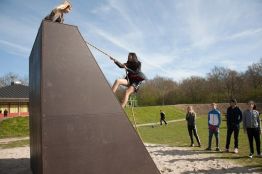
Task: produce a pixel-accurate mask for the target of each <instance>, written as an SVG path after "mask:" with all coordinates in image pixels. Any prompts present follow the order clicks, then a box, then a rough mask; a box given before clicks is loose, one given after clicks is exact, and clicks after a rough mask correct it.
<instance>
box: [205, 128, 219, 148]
mask: <svg viewBox="0 0 262 174" xmlns="http://www.w3.org/2000/svg"><path fill="white" fill-rule="evenodd" d="M213 134H214V135H215V137H216V147H219V130H216V131H215V130H210V129H209V136H208V148H210V149H211V144H212V137H213Z"/></svg>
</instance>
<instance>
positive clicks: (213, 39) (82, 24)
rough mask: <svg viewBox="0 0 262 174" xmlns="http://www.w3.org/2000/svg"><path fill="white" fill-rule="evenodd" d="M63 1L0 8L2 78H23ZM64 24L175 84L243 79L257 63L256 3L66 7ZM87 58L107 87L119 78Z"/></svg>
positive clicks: (164, 1) (159, 0) (76, 3)
mask: <svg viewBox="0 0 262 174" xmlns="http://www.w3.org/2000/svg"><path fill="white" fill-rule="evenodd" d="M60 2H61V0H52V1H51V0H49V1H47V0H46V1H43V0H26V1H21V0H1V2H0V62H1V67H0V75H3V74H5V73H7V72H14V73H17V74H20V75H21V76H27V75H28V57H29V55H30V51H31V48H32V45H33V42H34V40H35V37H36V34H37V30H38V27H39V25H40V22H41V19H42V18H44V17H45V16H46V15H47V14H48V13H50V11H51V9H53V8H54V7H55V6H56V5H57V4H59V3H60ZM71 2H72V4H73V10H72V12H71V13H70V14H67V15H65V23H68V24H72V25H77V26H78V27H79V30H80V32H81V33H82V35H83V36H84V38H85V39H86V40H87V41H89V42H91V43H93V44H94V45H96V46H97V47H99V48H101V49H103V50H104V51H106V52H108V53H109V54H111V55H112V56H113V57H116V58H118V59H119V60H120V61H122V62H124V61H126V57H127V54H128V52H130V51H132V52H136V53H137V55H138V56H139V59H140V60H141V62H142V70H143V71H144V72H145V74H146V75H147V76H148V77H149V78H153V77H155V76H156V75H160V76H166V77H170V78H172V79H174V80H177V81H180V80H182V79H184V78H186V77H190V76H192V75H197V76H205V75H206V73H208V72H210V70H211V69H212V68H213V67H214V66H223V67H227V68H231V69H234V70H237V71H245V70H246V69H247V66H248V65H251V64H252V63H255V62H258V61H259V59H260V58H261V57H262V10H261V9H262V1H261V0H248V1H247V0H212V1H211V0H132V1H130V0H99V1H97V0H90V1H86V0H71ZM91 50H92V53H93V54H94V56H95V57H96V60H97V61H98V63H99V65H100V67H101V68H102V71H103V72H104V74H105V75H106V77H107V79H108V80H109V81H110V82H111V83H112V82H113V81H114V79H116V78H119V77H122V76H123V75H124V72H123V70H120V69H118V68H117V67H116V66H115V65H114V64H113V63H112V62H111V61H109V60H108V58H107V57H105V56H104V55H102V54H101V53H99V52H97V51H96V50H93V49H91Z"/></svg>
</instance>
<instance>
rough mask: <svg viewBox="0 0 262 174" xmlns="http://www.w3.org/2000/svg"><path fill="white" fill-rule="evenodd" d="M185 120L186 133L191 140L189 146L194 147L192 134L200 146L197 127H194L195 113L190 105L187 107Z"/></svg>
mask: <svg viewBox="0 0 262 174" xmlns="http://www.w3.org/2000/svg"><path fill="white" fill-rule="evenodd" d="M186 121H187V129H188V134H189V136H190V140H191V147H194V139H193V134H194V136H195V138H196V140H197V143H198V147H201V143H200V139H199V136H198V134H197V128H196V113H195V112H194V110H193V107H192V106H188V107H187V114H186Z"/></svg>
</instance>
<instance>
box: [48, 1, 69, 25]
mask: <svg viewBox="0 0 262 174" xmlns="http://www.w3.org/2000/svg"><path fill="white" fill-rule="evenodd" d="M71 10H72V5H71V4H70V3H69V2H68V1H65V2H64V3H63V4H60V5H58V6H57V7H56V8H55V9H53V10H52V11H51V13H50V14H49V15H48V16H46V17H45V20H48V21H52V22H58V23H63V22H64V13H69V12H70V11H71Z"/></svg>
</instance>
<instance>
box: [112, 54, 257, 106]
mask: <svg viewBox="0 0 262 174" xmlns="http://www.w3.org/2000/svg"><path fill="white" fill-rule="evenodd" d="M122 95H123V90H122V91H121V90H120V91H119V92H118V93H117V96H118V97H119V98H121V96H122ZM136 97H137V100H138V105H140V106H148V105H151V106H152V105H173V104H181V103H185V104H187V103H192V104H194V103H210V102H218V103H220V102H228V101H229V99H231V98H236V99H237V100H238V102H247V101H248V100H251V99H252V100H254V101H256V102H262V58H261V59H260V61H259V62H258V63H253V64H252V65H249V66H248V68H247V70H246V71H245V72H237V71H235V70H232V69H230V68H225V67H214V68H213V69H212V70H211V72H209V73H208V74H207V75H206V76H205V77H200V76H191V77H188V78H186V79H183V80H182V81H181V82H176V81H174V80H172V79H171V78H166V77H160V76H157V77H155V78H154V79H151V80H148V81H146V82H145V83H143V85H142V86H141V88H140V89H139V91H138V93H137V94H136Z"/></svg>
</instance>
